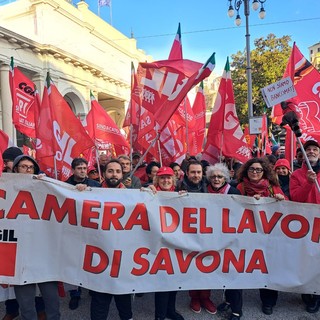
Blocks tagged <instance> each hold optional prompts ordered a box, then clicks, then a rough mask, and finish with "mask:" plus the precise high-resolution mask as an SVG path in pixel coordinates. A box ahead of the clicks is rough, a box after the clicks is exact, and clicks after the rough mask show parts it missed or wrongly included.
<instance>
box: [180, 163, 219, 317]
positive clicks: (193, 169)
mask: <svg viewBox="0 0 320 320" xmlns="http://www.w3.org/2000/svg"><path fill="white" fill-rule="evenodd" d="M182 190H185V191H188V192H199V193H207V192H208V189H207V185H206V181H205V179H204V178H203V167H202V164H201V162H200V161H197V160H191V161H189V162H188V163H187V167H186V174H185V176H184V177H183V180H181V181H179V182H178V184H177V187H176V191H182ZM189 295H190V297H191V301H190V309H191V310H192V311H193V312H195V313H200V312H201V307H203V308H204V309H205V310H206V311H207V312H208V313H210V314H215V313H216V312H217V308H216V306H215V305H214V303H213V302H212V301H211V300H210V289H208V290H190V291H189Z"/></svg>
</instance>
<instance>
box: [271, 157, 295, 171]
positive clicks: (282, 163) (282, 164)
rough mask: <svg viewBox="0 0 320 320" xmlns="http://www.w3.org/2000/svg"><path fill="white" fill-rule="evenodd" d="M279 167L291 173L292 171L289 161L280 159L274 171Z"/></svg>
mask: <svg viewBox="0 0 320 320" xmlns="http://www.w3.org/2000/svg"><path fill="white" fill-rule="evenodd" d="M279 167H286V168H287V169H288V170H289V171H290V170H291V168H290V163H289V161H288V160H287V159H279V160H277V162H276V164H275V165H274V167H273V168H274V170H276V169H277V168H279Z"/></svg>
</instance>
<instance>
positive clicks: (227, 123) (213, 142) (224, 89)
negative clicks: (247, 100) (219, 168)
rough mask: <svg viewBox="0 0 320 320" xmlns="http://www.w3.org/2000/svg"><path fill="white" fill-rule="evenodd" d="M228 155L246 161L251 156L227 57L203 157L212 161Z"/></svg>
mask: <svg viewBox="0 0 320 320" xmlns="http://www.w3.org/2000/svg"><path fill="white" fill-rule="evenodd" d="M221 155H223V156H226V157H231V158H235V159H238V160H239V161H241V162H246V161H247V160H249V159H250V158H251V152H250V149H249V148H248V145H247V142H246V139H245V135H244V134H243V132H242V129H241V127H240V123H239V119H238V116H237V112H236V108H235V101H234V95H233V85H232V79H231V72H230V66H229V59H227V62H226V66H225V69H224V72H223V75H222V78H221V82H220V85H219V90H218V95H217V98H216V101H215V104H214V107H213V110H212V115H211V120H210V125H209V129H208V135H207V143H206V145H205V148H204V151H203V156H202V158H203V159H205V160H208V161H209V162H210V163H216V162H218V161H219V156H221Z"/></svg>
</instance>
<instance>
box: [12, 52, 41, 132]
mask: <svg viewBox="0 0 320 320" xmlns="http://www.w3.org/2000/svg"><path fill="white" fill-rule="evenodd" d="M9 83H10V91H11V97H12V122H13V124H14V126H15V128H16V129H17V130H19V131H20V132H21V133H23V134H25V135H26V136H28V137H31V138H35V137H36V131H35V116H34V92H35V85H34V83H33V82H32V81H31V80H30V79H29V78H28V77H26V76H25V75H24V74H23V73H22V72H21V71H20V70H19V69H18V68H17V67H14V63H13V58H12V57H11V64H10V72H9Z"/></svg>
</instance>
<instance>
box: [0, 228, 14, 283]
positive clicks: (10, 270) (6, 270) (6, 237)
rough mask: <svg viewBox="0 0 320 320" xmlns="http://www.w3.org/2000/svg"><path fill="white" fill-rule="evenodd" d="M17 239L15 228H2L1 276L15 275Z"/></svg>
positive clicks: (0, 234) (0, 249) (0, 242)
mask: <svg viewBox="0 0 320 320" xmlns="http://www.w3.org/2000/svg"><path fill="white" fill-rule="evenodd" d="M17 241H18V239H17V238H16V236H15V231H14V230H12V229H2V230H0V276H8V277H13V276H14V275H15V269H16V257H17Z"/></svg>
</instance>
